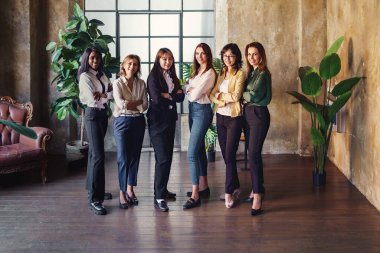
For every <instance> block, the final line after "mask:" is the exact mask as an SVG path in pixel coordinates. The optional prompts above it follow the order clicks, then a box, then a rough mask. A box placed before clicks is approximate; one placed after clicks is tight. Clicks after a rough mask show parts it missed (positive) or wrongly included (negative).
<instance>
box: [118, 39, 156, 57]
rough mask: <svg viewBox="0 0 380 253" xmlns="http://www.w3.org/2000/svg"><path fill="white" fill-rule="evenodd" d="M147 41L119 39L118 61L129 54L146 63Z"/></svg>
mask: <svg viewBox="0 0 380 253" xmlns="http://www.w3.org/2000/svg"><path fill="white" fill-rule="evenodd" d="M148 48H149V46H148V39H145V38H128V39H126V38H124V39H123V38H121V39H120V61H122V60H123V59H124V57H125V56H127V55H129V54H137V55H138V56H140V59H141V61H143V62H147V61H149V59H148Z"/></svg>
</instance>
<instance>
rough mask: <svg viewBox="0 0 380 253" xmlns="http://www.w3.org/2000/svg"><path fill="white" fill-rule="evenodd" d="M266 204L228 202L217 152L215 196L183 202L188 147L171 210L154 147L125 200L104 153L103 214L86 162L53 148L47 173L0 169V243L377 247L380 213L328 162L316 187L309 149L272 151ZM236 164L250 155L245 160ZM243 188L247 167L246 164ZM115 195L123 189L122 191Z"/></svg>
mask: <svg viewBox="0 0 380 253" xmlns="http://www.w3.org/2000/svg"><path fill="white" fill-rule="evenodd" d="M264 163H265V165H264V166H265V181H266V183H265V187H266V196H265V200H264V202H263V208H264V210H265V212H264V214H263V215H261V216H258V217H251V216H250V205H249V204H245V203H240V204H238V205H237V207H236V208H233V209H226V208H225V206H224V202H222V201H219V200H218V199H219V195H220V193H222V192H223V190H224V174H225V168H224V165H223V160H222V158H221V156H220V154H217V161H216V162H215V163H212V164H210V166H209V183H210V187H211V197H210V198H209V199H208V200H205V201H203V202H202V205H201V207H199V208H196V209H192V210H188V211H183V210H182V205H183V203H184V202H185V200H186V199H187V198H186V196H185V195H186V191H188V190H190V187H191V183H190V178H189V172H188V163H187V159H186V153H175V155H174V161H173V166H172V172H171V177H170V182H169V190H171V191H174V192H176V193H177V196H178V197H177V200H176V201H173V202H169V207H170V212H169V213H161V212H158V211H156V210H155V209H154V207H153V189H152V187H153V175H154V154H153V153H149V152H146V153H143V155H142V158H141V166H140V171H139V177H138V187H137V189H136V194H137V196H138V197H139V200H140V204H139V206H136V207H133V208H130V209H128V210H122V209H119V208H118V198H117V194H118V180H117V169H116V161H115V154H113V153H110V154H107V166H106V189H107V190H108V191H110V192H112V193H113V195H114V199H112V200H108V201H105V203H104V204H105V206H106V208H107V210H108V212H109V214H108V215H106V216H97V215H94V214H92V213H91V212H90V210H89V209H88V207H87V193H86V191H85V189H84V180H85V169H84V168H74V169H67V168H66V167H65V160H64V158H63V157H51V159H50V165H49V181H48V183H47V184H46V185H42V184H41V183H40V182H39V178H38V173H37V171H31V172H26V173H22V174H17V175H10V176H2V177H0V187H1V188H0V252H107V253H110V252H181V253H182V252H184V253H185V252H214V253H217V252H234V253H237V252H255V253H256V252H291V253H294V252H302V253H313V252H318V253H320V252H345V253H347V252H360V253H370V252H377V253H378V252H380V213H379V212H378V211H377V210H376V209H375V208H374V207H373V206H371V204H370V203H369V202H368V201H367V200H366V199H365V197H364V196H363V195H362V194H361V193H359V191H358V190H357V189H356V188H355V187H354V186H352V185H351V184H350V183H349V182H348V181H347V179H346V178H345V177H344V176H343V175H342V174H341V173H340V172H339V171H338V170H337V169H336V168H335V167H334V166H333V165H331V164H329V165H328V167H327V185H326V186H325V187H324V188H321V189H314V188H313V187H312V182H311V167H312V160H311V158H305V157H299V156H297V155H265V156H264ZM239 166H240V167H242V166H243V162H242V161H239ZM239 177H240V181H241V185H242V190H243V193H244V194H243V196H246V195H247V194H248V193H249V191H250V190H249V187H250V183H249V172H247V171H241V170H239ZM115 197H116V198H115Z"/></svg>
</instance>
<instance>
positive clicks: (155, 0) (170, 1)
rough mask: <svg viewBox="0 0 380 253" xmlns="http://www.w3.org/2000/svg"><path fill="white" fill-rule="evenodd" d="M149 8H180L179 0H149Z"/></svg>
mask: <svg viewBox="0 0 380 253" xmlns="http://www.w3.org/2000/svg"><path fill="white" fill-rule="evenodd" d="M150 9H151V10H181V0H151V1H150Z"/></svg>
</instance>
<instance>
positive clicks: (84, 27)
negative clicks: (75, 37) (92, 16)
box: [79, 20, 87, 32]
mask: <svg viewBox="0 0 380 253" xmlns="http://www.w3.org/2000/svg"><path fill="white" fill-rule="evenodd" d="M79 31H80V32H86V31H87V23H86V20H83V21H82V22H81V23H80V26H79Z"/></svg>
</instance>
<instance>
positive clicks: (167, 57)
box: [160, 53, 173, 71]
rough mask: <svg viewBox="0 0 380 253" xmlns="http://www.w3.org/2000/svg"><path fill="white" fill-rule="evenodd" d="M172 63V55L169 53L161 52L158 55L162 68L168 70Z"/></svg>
mask: <svg viewBox="0 0 380 253" xmlns="http://www.w3.org/2000/svg"><path fill="white" fill-rule="evenodd" d="M172 65H173V56H172V55H171V54H167V53H166V54H163V55H162V56H161V57H160V66H161V68H162V69H163V70H166V71H168V70H169V69H170V68H171V66H172Z"/></svg>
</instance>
